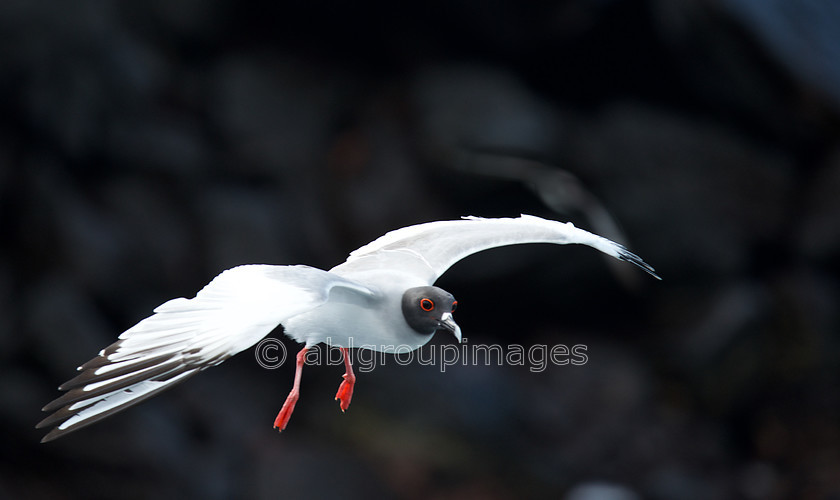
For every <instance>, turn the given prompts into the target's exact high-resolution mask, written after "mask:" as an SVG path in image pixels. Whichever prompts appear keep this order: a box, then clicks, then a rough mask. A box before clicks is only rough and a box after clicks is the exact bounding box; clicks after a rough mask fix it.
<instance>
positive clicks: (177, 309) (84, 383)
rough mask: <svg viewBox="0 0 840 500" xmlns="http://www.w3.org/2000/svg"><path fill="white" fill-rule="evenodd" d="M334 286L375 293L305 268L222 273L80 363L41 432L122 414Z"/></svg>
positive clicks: (55, 433) (317, 301)
mask: <svg viewBox="0 0 840 500" xmlns="http://www.w3.org/2000/svg"><path fill="white" fill-rule="evenodd" d="M335 287H341V288H346V289H349V290H351V291H352V292H353V293H358V294H360V295H367V296H372V295H373V294H374V292H373V291H371V290H369V289H368V288H366V287H364V286H362V285H360V284H358V283H355V282H353V281H350V280H347V279H344V278H341V277H339V276H336V275H334V274H331V273H328V272H326V271H322V270H320V269H315V268H312V267H307V266H269V265H245V266H239V267H235V268H233V269H228V270H227V271H224V272H223V273H221V274H219V275H218V276H217V277H216V278H214V279H213V281H211V282H210V283H209V284H208V285H207V286H205V287H204V288H203V289H202V290H201V291H199V292H198V293H197V294H196V296H195V297H194V298H192V299H186V298H178V299H173V300H170V301H168V302H166V303H164V304H162V305H160V306H158V307H157V308H156V309H155V310H154V312H155V313H154V314H153V315H151V316H149V317H148V318H146V319H144V320H142V321H140V322H139V323H137V324H136V325H134V326H133V327H132V328H130V329H128V330H127V331H125V332H124V333H123V334H122V335H120V337H119V340H118V341H117V342H115V343H113V344H111V345H110V346H108V347H106V348H105V349H103V350H102V351H100V352H99V355H98V356H97V357H95V358H94V359H92V360H90V361H88V362H87V363H85V364H84V365H82V366H80V367H79V368H78V370H79V371H80V372H81V373H80V374H79V375H78V376H76V377H75V378H73V379H71V380H69V381H68V382H65V383H64V384H62V385H61V387H59V389H60V390H64V391H67V392H66V393H65V394H64V395H62V396H61V397H59V398H58V399H56V400H55V401H53V402H51V403H49V404H48V405H47V406H45V407H44V408H43V410H44V411H49V412H54V413H52V414H51V415H50V416H48V417H47V418H45V419H44V420H42V421H41V422H40V423H39V424H38V425H37V427H38V428H42V427H47V426H54V428H53V429H52V430H51V431H50V432H49V433H48V434H47V435H46V436H44V439H43V440H42V442H45V441H50V440H53V439H55V438H57V437H59V436H61V435H63V434H66V433H68V432H71V431H74V430H77V429H80V428H81V427H84V426H86V425H89V424H92V423H94V422H96V421H98V420H101V419H103V418H105V417H107V416H108V415H111V414H113V413H115V412H118V411H121V410H124V409H125V408H128V407H129V406H132V405H134V404H136V403H139V402H140V401H143V400H144V399H146V398H149V397H151V396H153V395H155V394H157V393H158V392H160V391H162V390H164V389H166V388H168V387H171V386H173V385H175V384H177V383H178V382H182V381H184V380H186V379H187V378H189V377H191V376H192V375H195V374H196V373H198V372H199V371H201V370H203V369H205V368H208V367H210V366H214V365H217V364H219V363H221V362H222V361H224V360H225V359H227V358H229V357H231V356H233V355H234V354H236V353H238V352H240V351H242V350H245V349H247V348H249V347H251V346H252V345H254V344H255V343H257V342H258V341H259V340H260V339H262V338H263V337H265V336H266V335H268V334H269V333H270V332H271V330H273V329H274V328H275V327H276V326H277V325H278V324H280V323H282V322H283V321H285V320H287V319H288V318H291V317H293V316H295V315H297V314H300V313H303V312H306V311H309V310H311V309H313V308H315V307H317V306H319V305H321V304H323V303H324V302H325V301H326V300H327V299H328V297H329V292H330V290H332V289H333V288H335Z"/></svg>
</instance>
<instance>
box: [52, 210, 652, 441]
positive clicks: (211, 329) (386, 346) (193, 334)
mask: <svg viewBox="0 0 840 500" xmlns="http://www.w3.org/2000/svg"><path fill="white" fill-rule="evenodd" d="M521 243H555V244H567V243H580V244H585V245H588V246H591V247H593V248H596V249H598V250H600V251H602V252H604V253H606V254H608V255H612V256H613V257H616V258H618V259H620V260H626V261H629V262H632V263H634V264H636V265H638V266H639V267H641V268H642V269H644V270H645V271H647V272H648V273H650V274H652V275H653V276H656V274H655V273H654V271H653V268H651V267H650V266H648V265H647V264H645V263H644V262H643V261H642V260H641V259H640V258H639V257H637V256H636V255H634V254H632V253H630V252H629V251H627V250H626V249H625V248H624V247H622V246H621V245H618V244H616V243H613V242H612V241H610V240H607V239H605V238H601V237H600V236H597V235H594V234H591V233H589V232H587V231H584V230H581V229H578V228H576V227H574V226H573V225H572V224H571V223H560V222H556V221H549V220H545V219H541V218H538V217H533V216H526V215H523V216H521V217H519V218H516V219H479V218H474V217H468V218H464V219H461V220H454V221H440V222H430V223H426V224H419V225H416V226H409V227H405V228H402V229H398V230H396V231H392V232H390V233H387V234H385V235H384V236H382V237H380V238H378V239H376V240H374V241H373V242H371V243H369V244H367V245H365V246H363V247H361V248H359V249H357V250H355V251H353V252H351V254H350V256H349V257H348V259H347V260H346V261H345V262H344V263H342V264H340V265H338V266H336V267H334V268H332V269H330V270H329V271H324V270H320V269H316V268H313V267H308V266H299V265H298V266H274V265H263V264H252V265H243V266H238V267H234V268H232V269H228V270H227V271H224V272H222V273H221V274H219V275H218V276H217V277H216V278H214V279H213V280H212V281H211V282H210V283H209V284H208V285H207V286H205V287H204V288H203V289H201V290H200V291H199V292H198V293H197V294H196V296H195V297H194V298H192V299H186V298H178V299H173V300H170V301H168V302H165V303H164V304H162V305H160V306H159V307H157V308H156V309H155V311H154V312H155V314H153V315H152V316H149V317H148V318H146V319H144V320H142V321H140V322H139V323H138V324H137V325H135V326H134V327H132V328H130V329H128V330H126V331H125V332H124V333H123V334H122V335H120V337H119V340H118V341H117V342H115V343H114V344H112V345H111V346H109V347H107V348H105V349H103V350H102V351H101V352H100V353H99V356H97V357H96V358H94V359H92V360H91V361H89V362H88V363H85V364H84V365H82V366H80V367H79V371H80V372H81V373H80V374H79V375H78V376H77V377H75V378H73V379H71V380H70V381H68V382H66V383H65V384H63V385H62V386H61V387H60V388H59V389H61V390H66V391H67V392H66V393H65V394H64V395H63V396H61V397H60V398H58V399H56V400H55V401H53V402H51V403H50V404H48V405H47V406H45V407H44V411H51V412H54V413H53V414H51V415H50V416H48V417H47V418H46V419H44V420H43V421H41V422H40V423H39V424H38V427H46V426H55V427H54V428H53V429H52V430H51V431H50V432H49V433H48V434H47V435H46V436H45V437H44V441H49V440H51V439H55V438H57V437H59V436H61V435H63V434H65V433H67V432H71V431H74V430H77V429H79V428H81V427H84V426H85V425H88V424H91V423H93V422H96V421H98V420H100V419H102V418H105V417H106V416H108V415H111V414H113V413H115V412H117V411H121V410H123V409H125V408H127V407H129V406H131V405H133V404H136V403H138V402H140V401H142V400H144V399H146V398H148V397H151V396H153V395H155V394H157V393H158V392H160V391H162V390H164V389H166V388H168V387H170V386H172V385H174V384H176V383H179V382H181V381H183V380H185V379H187V378H189V377H191V376H192V375H195V374H196V373H198V372H199V371H201V370H204V369H206V368H208V367H210V366H215V365H218V364H219V363H221V362H222V361H224V360H225V359H227V358H229V357H230V356H232V355H234V354H236V353H238V352H240V351H243V350H245V349H248V348H249V347H251V346H253V345H254V344H256V343H257V342H259V341H260V340H261V339H262V338H263V337H265V336H266V335H268V333H269V332H271V331H272V330H273V329H274V328H275V327H277V325H281V324H282V325H283V328H284V332H285V333H286V335H288V336H289V337H291V338H293V339H294V340H296V341H298V342H300V343H302V344H304V347H303V350H302V351H301V352H300V353H299V355H298V357H297V371H296V375H295V384H294V388H293V390H292V392H291V393H290V394H289V397H288V398H287V400H286V403H285V404H284V406H283V409H282V410H281V412H280V414H279V415H278V417H277V419H276V420H275V426H276V427H278V428H280V430H282V429H283V428H284V427H285V426H286V424H287V423H288V419H289V417H290V416H291V413H292V410H293V409H294V404H295V402H296V401H297V397H298V388H299V385H300V375H301V369H302V367H303V363H304V356H303V354H304V353H305V352H306V349H308V348H310V347H312V346H314V345H316V344H319V343H326V344H328V345H330V346H333V347H337V348H341V349H342V352H343V353H344V356H345V362H346V367H347V372H346V373H345V376H344V378H345V381H344V382H342V385H341V387H340V388H339V392H338V393H337V394H336V399H339V400H341V408H342V410H344V409H346V408H347V406H349V404H350V398H351V397H352V392H353V384H354V381H355V376H354V375H353V372H352V368H351V366H350V362H349V358H348V357H347V349H348V348H365V349H372V350H375V351H382V352H406V351H407V350H414V349H417V348H419V347H421V346H422V345H424V344H426V343H427V342H428V341H429V340H430V339H431V338H432V336H433V335H434V333H435V331H436V330H438V329H446V330H449V331H450V332H451V333H453V334H454V335H455V337H456V338H457V339H458V340H459V341H460V339H461V332H460V328H459V327H458V326H457V325H456V324H455V322H454V320H453V319H452V311H454V309H455V305H456V302H455V300H454V298H453V297H452V296H451V294H449V293H448V292H446V291H443V290H441V289H439V288H437V287H433V286H432V285H433V283H434V282H435V281H436V280H437V278H438V277H439V276H440V275H441V274H442V273H443V272H445V271H446V270H447V269H448V268H449V267H450V266H451V265H452V264H454V263H455V262H457V261H459V260H461V259H462V258H464V257H466V256H468V255H471V254H473V253H476V252H479V251H482V250H486V249H489V248H494V247H499V246H505V245H513V244H521Z"/></svg>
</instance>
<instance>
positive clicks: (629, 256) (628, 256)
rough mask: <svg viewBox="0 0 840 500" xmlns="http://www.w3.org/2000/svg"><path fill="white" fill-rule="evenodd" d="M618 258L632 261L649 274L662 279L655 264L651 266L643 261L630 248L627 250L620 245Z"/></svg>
mask: <svg viewBox="0 0 840 500" xmlns="http://www.w3.org/2000/svg"><path fill="white" fill-rule="evenodd" d="M618 258H619V259H620V260H623V261H625V262H631V263H633V264H636V265H637V266H639V267H640V268H642V270H644V271H645V272H646V273H648V274H649V275H651V276H653V277H654V278H656V279H658V280H659V281H662V278H661V277H660V276H659V275H658V274H656V270H655V269H654V268H653V266H651V265H650V264H648V263H647V262H645V261H643V260H642V258H641V257H639V256H638V255H636V254H634V253H633V252H631V251H630V250H627V249H626V248H624V247H623V246H620V247H619V252H618Z"/></svg>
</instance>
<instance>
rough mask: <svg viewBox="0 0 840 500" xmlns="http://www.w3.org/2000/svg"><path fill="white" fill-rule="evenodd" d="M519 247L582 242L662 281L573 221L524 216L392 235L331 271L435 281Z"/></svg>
mask: <svg viewBox="0 0 840 500" xmlns="http://www.w3.org/2000/svg"><path fill="white" fill-rule="evenodd" d="M521 243H554V244H558V245H565V244H570V243H579V244H583V245H588V246H590V247H592V248H596V249H598V250H600V251H602V252H604V253H605V254H607V255H611V256H613V257H615V258H617V259H620V260H624V261H628V262H632V263H633V264H636V265H637V266H639V267H640V268H642V269H644V270H645V271H646V272H648V273H649V274H651V275H652V276H654V277H656V278H657V279H659V276H657V275H656V273H655V272H654V269H653V268H652V267H651V266H649V265H648V264H647V263H645V262H644V261H643V260H642V259H641V258H639V257H638V256H637V255H635V254H633V253H631V252H630V251H629V250H627V249H626V248H624V247H623V246H622V245H619V244H618V243H615V242H613V241H610V240H608V239H606V238H602V237H600V236H598V235H595V234H592V233H590V232H588V231H584V230H583V229H579V228H576V227H575V226H574V225H572V223H570V222H566V223H562V222H557V221H552V220H546V219H541V218H539V217H534V216H532V215H522V216H520V217H519V218H516V219H510V218H505V219H483V218H479V217H464V218H463V219H461V220H452V221H440V222H429V223H426V224H418V225H416V226H409V227H404V228H402V229H397V230H396V231H391V232H389V233H387V234H385V235H384V236H382V237H380V238H378V239H376V240H374V241H372V242H370V243H368V244H367V245H365V246H363V247H361V248H359V249H357V250H354V251H353V252H351V253H350V256H349V257H348V258H347V260H346V261H345V262H344V263H343V264H340V265H338V266H336V267H334V268H333V269H332V270H331V271H332V272H335V273H336V274H339V275H342V276H348V277H349V276H354V275H356V274H357V273H364V272H365V271H370V270H382V269H394V270H399V271H402V272H407V273H410V274H413V275H415V276H416V277H417V278H419V279H421V280H424V281H426V282H428V283H429V284H432V283H434V282H435V281H436V280H437V279H438V277H439V276H440V275H441V274H443V273H444V272H445V271H446V270H447V269H449V267H450V266H452V265H453V264H455V263H456V262H458V261H459V260H461V259H463V258H464V257H467V256H469V255H472V254H474V253H476V252H480V251H482V250H487V249H490V248H495V247H501V246H506V245H517V244H521Z"/></svg>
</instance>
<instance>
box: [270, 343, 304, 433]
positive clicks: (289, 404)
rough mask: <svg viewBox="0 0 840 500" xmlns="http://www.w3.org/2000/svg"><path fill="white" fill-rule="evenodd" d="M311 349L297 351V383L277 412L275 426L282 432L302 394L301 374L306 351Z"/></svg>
mask: <svg viewBox="0 0 840 500" xmlns="http://www.w3.org/2000/svg"><path fill="white" fill-rule="evenodd" d="M307 350H309V348H308V347H304V348H303V349H301V350H300V352H299V353H297V358H296V360H297V361H296V363H295V383H294V385H293V386H292V390H291V392H289V395H288V396H287V397H286V402H285V403H283V408H281V409H280V413H278V414H277V418H275V419H274V428H275V429H280V432H283V429H285V428H286V424H288V423H289V419H290V418H292V412H293V411H295V403H297V400H298V396H299V395H300V374H301V372H302V371H303V363H304V361H305V358H306V351H307Z"/></svg>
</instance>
